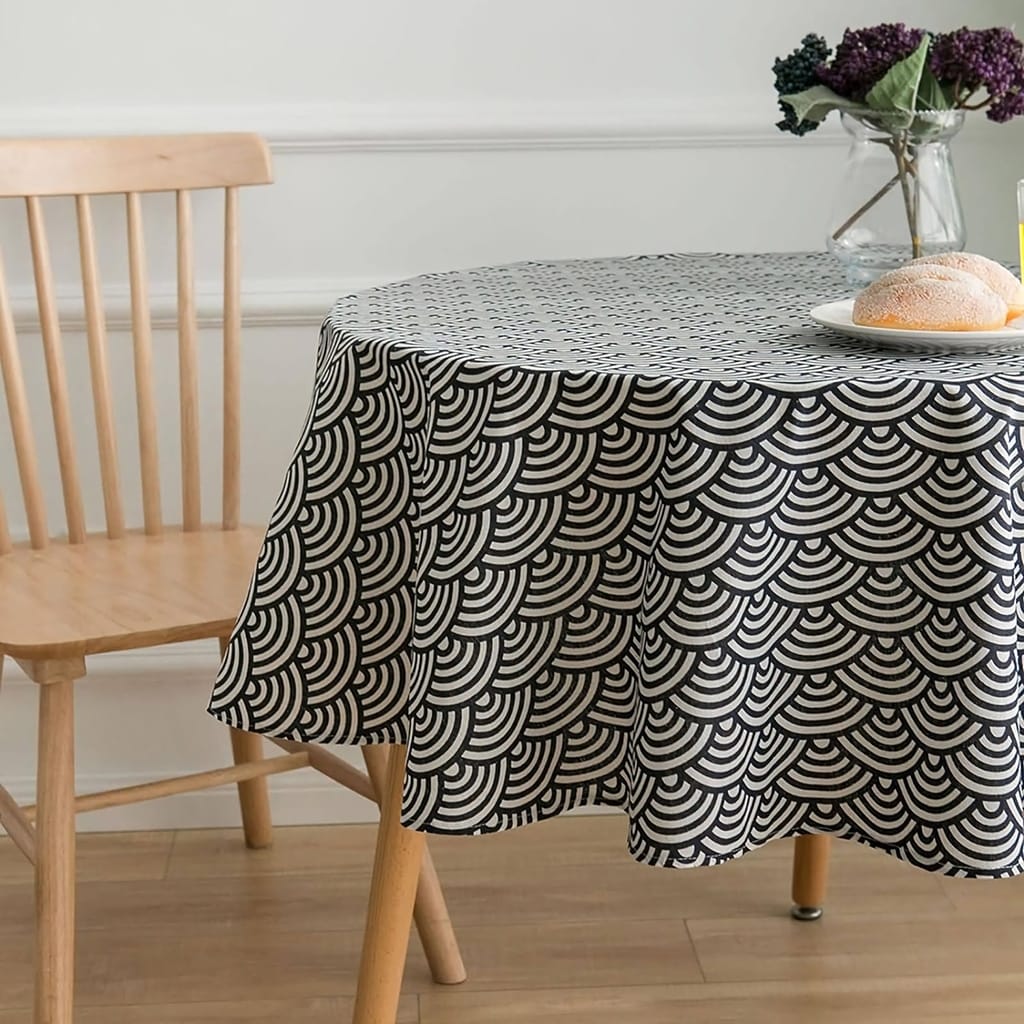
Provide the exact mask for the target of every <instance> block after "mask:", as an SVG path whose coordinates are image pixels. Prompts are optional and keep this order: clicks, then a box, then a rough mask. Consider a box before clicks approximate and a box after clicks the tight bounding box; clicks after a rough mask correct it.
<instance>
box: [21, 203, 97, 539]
mask: <svg viewBox="0 0 1024 1024" xmlns="http://www.w3.org/2000/svg"><path fill="white" fill-rule="evenodd" d="M25 203H26V206H27V208H28V231H29V240H30V242H31V246H32V270H33V273H34V275H35V282H36V299H37V301H38V303H39V327H40V330H41V332H42V337H43V354H44V356H45V358H46V378H47V381H48V383H49V386H50V404H51V406H52V407H53V428H54V432H55V434H56V439H57V460H58V463H59V465H60V480H61V487H62V489H63V492H64V511H65V515H66V517H67V524H68V540H69V541H70V542H71V543H72V544H80V543H82V541H84V540H85V511H84V506H83V504H82V485H81V482H80V481H79V477H78V466H77V464H76V462H75V441H74V432H73V430H72V427H71V407H70V404H69V402H68V381H67V369H66V367H65V365H64V351H63V348H62V346H61V338H60V322H59V319H58V316H57V299H56V296H55V295H54V288H53V272H52V270H51V268H50V250H49V246H48V244H47V241H46V226H45V224H44V221H43V206H42V202H41V201H40V199H39V197H38V196H28V197H27V198H26V199H25Z"/></svg>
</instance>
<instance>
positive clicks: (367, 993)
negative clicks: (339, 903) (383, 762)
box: [352, 745, 426, 1024]
mask: <svg viewBox="0 0 1024 1024" xmlns="http://www.w3.org/2000/svg"><path fill="white" fill-rule="evenodd" d="M405 753H406V751H405V746H404V745H400V746H395V747H393V748H392V751H391V757H390V758H389V760H388V773H387V780H386V782H385V786H384V791H383V792H382V793H381V801H380V828H379V829H378V831H377V852H376V855H375V858H374V863H373V881H372V882H371V883H370V907H369V910H368V912H367V915H366V933H365V935H364V937H363V955H362V959H361V961H360V964H359V987H358V988H357V990H356V1003H355V1012H354V1013H353V1015H352V1021H353V1024H395V1017H396V1015H397V1012H398V996H399V993H400V991H401V988H402V974H403V973H404V970H405V955H406V952H407V951H408V948H409V932H410V929H411V928H412V911H413V903H414V901H415V899H416V881H417V877H418V875H419V870H420V863H421V860H422V856H423V847H424V845H425V840H426V836H425V835H424V834H423V833H422V832H412V831H410V830H409V829H405V828H402V826H401V824H400V822H401V814H402V783H403V782H404V780H405Z"/></svg>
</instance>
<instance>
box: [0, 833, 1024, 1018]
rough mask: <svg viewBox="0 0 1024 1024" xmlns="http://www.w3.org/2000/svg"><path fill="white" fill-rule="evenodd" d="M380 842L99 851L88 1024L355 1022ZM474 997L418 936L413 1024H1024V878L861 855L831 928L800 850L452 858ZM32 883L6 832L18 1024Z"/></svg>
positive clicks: (341, 837) (456, 854) (541, 838)
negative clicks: (804, 911)
mask: <svg viewBox="0 0 1024 1024" xmlns="http://www.w3.org/2000/svg"><path fill="white" fill-rule="evenodd" d="M373 834H374V833H373V829H372V828H370V827H363V826H358V827H337V828H334V827H332V828H292V829H280V830H278V833H277V844H276V846H275V848H274V849H272V850H268V851H263V852H259V853H254V852H250V851H247V850H246V849H245V848H244V846H243V845H242V842H241V839H240V837H239V834H238V832H236V831H233V830H225V831H202V832H178V833H169V832H168V833H151V834H134V835H111V836H96V835H90V836H83V837H81V839H80V851H79V864H80V868H79V871H80V878H81V883H80V888H79V904H78V906H79V910H78V913H79V929H80V931H79V976H78V989H77V991H78V1005H79V1012H78V1016H77V1017H76V1021H78V1022H81V1024H129V1022H139V1024H143V1022H145V1024H200V1022H204V1024H205V1022H210V1024H213V1022H226V1021H232V1022H243V1021H244V1022H246V1024H270V1022H273V1024H328V1022H330V1024H339V1022H343V1024H347V1022H348V1020H349V1015H350V1013H351V996H352V993H353V991H354V986H355V977H356V961H357V956H358V950H359V943H360V930H361V927H362V922H363V915H364V913H365V909H366V895H367V887H368V882H369V872H370V857H371V853H372V845H373ZM432 846H433V849H434V854H435V858H436V861H437V864H438V868H439V870H440V871H441V872H442V878H443V881H444V882H445V884H446V887H447V891H448V897H449V902H450V906H451V910H452V916H453V917H454V919H455V923H456V927H457V928H458V931H459V935H460V938H461V941H462V947H463V951H464V954H465V958H466V962H467V966H468V968H469V972H470V980H469V981H468V982H467V983H466V984H465V985H462V986H459V987H457V988H450V989H442V988H438V987H436V986H434V985H432V984H431V982H430V980H429V976H428V974H427V970H426V966H425V964H424V961H423V957H422V954H421V952H420V950H419V948H418V945H417V944H416V943H415V942H414V943H413V946H412V949H411V952H410V958H409V966H408V970H407V974H406V993H407V994H406V995H405V996H404V998H403V1003H402V1008H401V1017H400V1020H401V1022H402V1024H413V1022H416V1021H420V1022H422V1024H506V1022H509V1024H512V1022H514V1024H555V1022H558V1024H569V1022H580V1024H583V1022H586V1024H624V1022H625V1024H726V1022H728V1024H737V1022H747V1021H750V1022H756V1024H775V1022H782V1021H785V1022H788V1024H793V1022H799V1024H833V1022H834V1024H840V1022H841V1024H873V1022H883V1021H884V1022H887V1024H888V1022H893V1024H895V1022H899V1024H924V1022H929V1024H931V1022H936V1021H938V1022H943V1024H952V1022H964V1024H966V1022H970V1024H996V1022H998V1024H1010V1022H1011V1021H1012V1022H1014V1024H1020V1022H1021V1021H1022V1020H1024V880H1020V881H1003V882H962V881H954V880H950V879H943V878H939V877H937V876H934V875H929V874H927V873H925V872H923V871H916V870H914V869H911V868H907V867H905V866H903V865H901V864H899V863H898V862H896V861H894V860H892V859H890V858H888V857H885V856H884V855H882V854H879V853H875V852H873V851H871V850H867V849H864V848H861V847H857V846H854V845H852V844H848V843H843V844H839V848H838V849H837V851H836V854H835V859H834V866H833V885H832V891H831V900H830V904H829V908H828V911H827V913H826V916H825V918H824V919H823V920H822V921H820V922H817V923H814V924H799V923H797V922H795V921H792V920H790V918H789V917H788V916H787V890H788V876H789V856H790V851H791V845H790V843H789V842H779V843H776V844H773V845H772V846H770V847H768V848H766V849H764V850H761V851H759V852H757V853H754V854H751V855H749V856H747V857H745V858H743V859H742V860H740V861H738V862H735V863H733V864H729V865H726V866H725V867H721V868H713V869H704V870H696V871H668V870H664V869H657V868H647V867H641V866H639V865H637V864H634V863H633V862H632V861H631V860H630V859H629V858H628V856H627V854H626V852H625V838H624V818H621V817H603V816H602V817H589V818H562V819H559V820H557V821H553V822H548V823H545V824H542V825H536V826H531V827H530V828H526V829H522V830H519V831H517V832H512V833H506V834H505V835H501V836H495V837H484V838H473V839H446V840H435V841H433V842H432ZM31 911H32V885H31V880H30V877H29V873H28V869H27V867H26V866H25V865H24V863H23V862H22V861H21V860H20V858H19V857H18V855H17V853H16V852H15V851H14V850H13V848H12V846H11V844H10V841H9V840H6V839H0V1024H28V1022H29V1019H30V1015H29V1011H28V1006H29V1004H30V1002H31V989H30V984H31V969H30V968H31V944H32V943H31V935H32V932H31Z"/></svg>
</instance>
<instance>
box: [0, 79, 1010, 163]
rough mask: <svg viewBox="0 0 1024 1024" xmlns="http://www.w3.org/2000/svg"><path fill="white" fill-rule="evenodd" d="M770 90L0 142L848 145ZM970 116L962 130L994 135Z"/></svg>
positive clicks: (171, 110)
mask: <svg viewBox="0 0 1024 1024" xmlns="http://www.w3.org/2000/svg"><path fill="white" fill-rule="evenodd" d="M777 117H778V114H777V112H776V111H775V108H774V103H773V102H772V100H771V95H770V93H767V94H764V95H762V94H757V95H756V96H749V97H742V96H740V97H734V98H731V99H729V100H725V99H719V100H717V101H711V102H707V101H702V102H700V103H694V102H691V101H673V100H666V99H661V100H650V101H641V100H633V101H630V102H628V103H621V102H619V103H609V102H602V101H589V102H585V103H566V102H564V101H563V102H557V101H554V102H550V103H549V102H541V101H538V102H537V103H536V104H534V105H531V106H529V107H524V106H519V105H511V104H508V103H500V102H493V103H490V104H486V103H480V102H459V101H455V100H439V101H437V102H434V103H430V104H415V103H408V102H393V103H353V104H317V103H302V102H295V103H287V104H266V105H257V104H244V105H237V106H201V107H200V106H155V105H153V106H145V107H128V106H95V107H81V108H74V107H45V106H44V107H35V108H27V107H19V108H17V109H7V110H3V109H2V108H0V136H15V137H17V136H36V135H79V134H82V133H88V134H95V135H120V134H135V133H139V134H145V133H147V132H152V131H153V125H159V126H160V130H161V131H162V132H192V131H256V132H260V133H261V134H263V135H264V136H266V138H267V139H268V141H269V142H270V145H271V147H272V148H273V149H274V150H275V152H277V153H347V152H408V151H420V152H452V151H456V152H460V151H461V152H472V151H493V150H516V151H522V150H588V149H690V148H737V147H740V148H750V147H766V146H767V147H778V146H790V145H799V146H801V147H805V146H807V145H827V146H845V145H846V144H847V137H846V135H845V134H844V133H843V131H842V130H841V129H840V128H839V126H838V124H837V123H836V122H837V119H836V118H832V119H830V121H829V122H827V123H826V125H825V126H824V127H823V128H822V129H821V130H819V131H817V132H815V133H814V134H813V135H810V136H808V137H807V138H806V139H801V140H796V139H795V138H794V137H793V136H791V135H788V134H785V133H783V132H780V131H778V129H776V128H775V126H774V122H775V120H776V119H777ZM983 120H984V119H982V118H974V119H972V120H971V121H970V122H969V123H968V127H967V129H966V132H967V134H968V135H970V136H976V137H978V138H992V139H994V138H996V135H995V134H994V133H991V134H990V132H991V126H986V125H984V124H981V122H982V121H983Z"/></svg>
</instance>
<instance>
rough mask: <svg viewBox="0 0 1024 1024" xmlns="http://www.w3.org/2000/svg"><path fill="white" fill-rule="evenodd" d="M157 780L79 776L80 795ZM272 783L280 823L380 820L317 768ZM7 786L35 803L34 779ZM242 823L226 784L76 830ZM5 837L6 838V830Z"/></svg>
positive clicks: (104, 816) (114, 812)
mask: <svg viewBox="0 0 1024 1024" xmlns="http://www.w3.org/2000/svg"><path fill="white" fill-rule="evenodd" d="M194 770H196V769H195V766H192V767H190V768H186V769H183V771H185V772H187V771H194ZM152 781H153V776H152V775H144V774H141V773H140V774H120V775H117V774H109V775H107V774H104V775H80V776H79V777H78V792H79V793H95V792H99V791H100V790H106V789H119V788H121V787H123V786H136V785H139V784H140V783H144V782H152ZM268 783H269V786H270V803H271V810H272V812H273V817H274V822H275V824H277V825H336V824H346V825H355V824H360V823H367V822H375V821H377V808H376V806H375V805H374V804H371V803H370V802H369V801H368V800H364V799H363V798H362V797H360V796H357V795H356V794H355V793H353V792H351V791H350V790H347V789H344V788H343V787H342V786H338V785H336V784H335V783H333V782H331V781H330V780H329V779H325V778H324V777H323V776H322V775H320V774H318V773H317V772H314V771H313V770H312V769H309V770H303V771H298V772H290V773H289V774H287V775H274V776H271V777H270V778H269V779H268ZM7 788H8V790H9V791H10V793H11V796H13V797H14V799H15V800H17V801H18V803H23V804H28V803H32V802H33V801H34V800H35V795H34V794H35V784H34V782H33V780H32V779H27V778H21V779H18V778H15V779H12V780H10V784H9V785H8V786H7ZM241 823H242V819H241V816H240V812H239V809H238V795H237V791H236V789H235V787H234V786H223V787H220V788H218V789H205V790H201V791H199V792H195V793H180V794H178V795H177V796H171V797H165V798H163V799H161V800H150V801H147V802H146V803H140V804H131V805H128V806H124V807H111V808H108V809H107V810H103V811H94V812H90V813H88V814H81V815H79V817H78V821H77V826H78V831H79V832H145V831H149V830H151V829H178V828H182V829H185V828H232V827H235V826H240V825H241ZM0 835H3V831H2V830H0Z"/></svg>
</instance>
